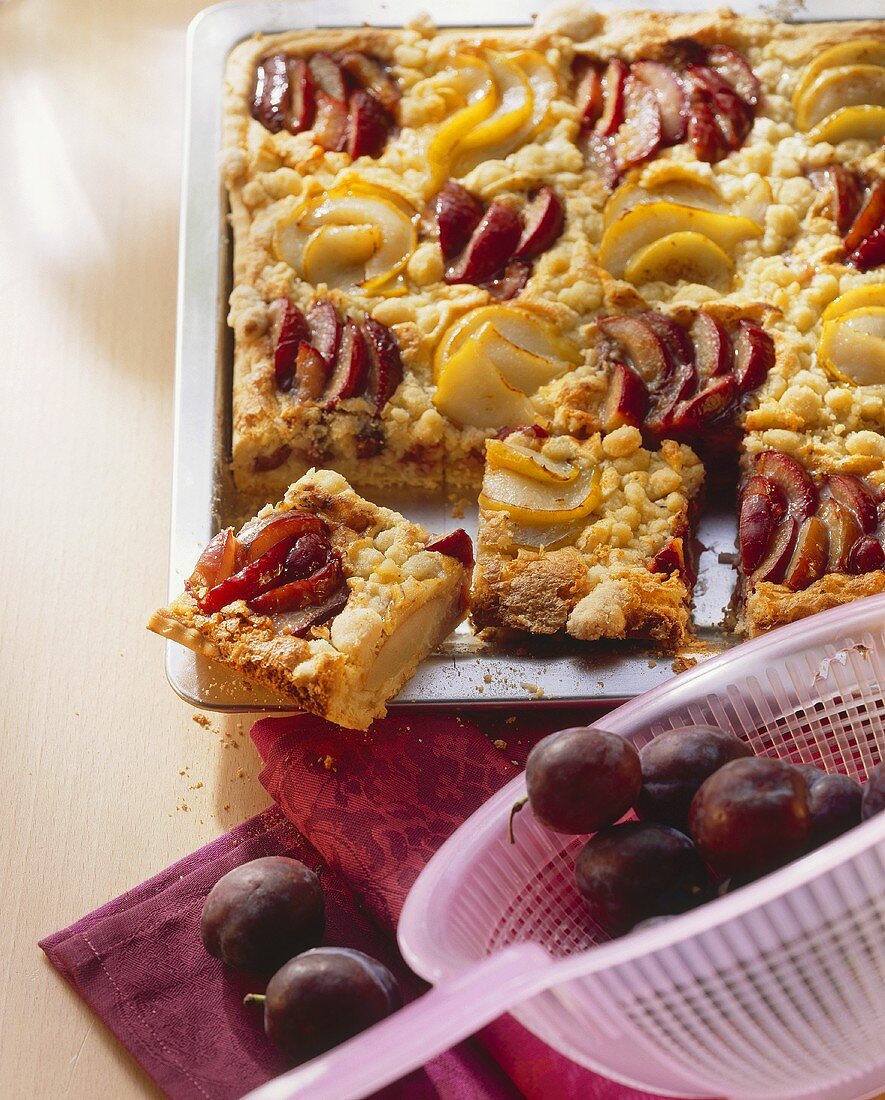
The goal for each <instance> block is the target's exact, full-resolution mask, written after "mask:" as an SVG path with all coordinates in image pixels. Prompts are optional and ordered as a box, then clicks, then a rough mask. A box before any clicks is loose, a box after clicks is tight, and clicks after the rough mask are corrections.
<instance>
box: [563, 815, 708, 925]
mask: <svg viewBox="0 0 885 1100" xmlns="http://www.w3.org/2000/svg"><path fill="white" fill-rule="evenodd" d="M575 880H576V882H577V886H578V890H579V891H580V892H581V895H582V896H583V898H584V900H585V901H586V903H587V908H588V909H589V911H590V915H591V916H592V917H593V919H594V921H596V923H597V924H598V925H599V926H600V927H601V928H603V929H604V930H605V931H606V932H608V933H609V934H610V935H612V936H618V935H621V934H622V933H623V932H629V931H630V929H631V928H633V927H634V926H635V925H636V924H638V923H639V922H640V921H646V920H648V919H649V918H651V917H660V916H664V915H667V914H671V913H681V912H684V911H685V910H686V909H691V908H693V907H694V906H695V905H697V904H698V903H699V902H701V901H702V900H703V899H704V897H705V896H706V895H705V890H706V887H707V876H706V872H705V870H704V866H703V863H702V862H701V859H700V857H699V856H698V853H697V850H696V849H695V846H694V844H692V842H691V840H690V839H689V838H688V837H687V836H685V835H684V834H683V833H680V832H679V831H678V830H677V829H673V828H671V827H670V826H669V825H656V824H653V823H652V822H646V821H625V822H622V823H621V824H620V825H612V826H611V827H610V828H608V829H603V830H602V831H601V832H599V833H597V834H596V836H594V837H591V838H590V840H588V841H587V843H586V844H585V845H584V847H583V848H582V849H581V851H580V853H579V854H578V859H577V862H576V864H575Z"/></svg>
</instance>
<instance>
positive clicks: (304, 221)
mask: <svg viewBox="0 0 885 1100" xmlns="http://www.w3.org/2000/svg"><path fill="white" fill-rule="evenodd" d="M326 227H328V228H333V227H334V228H336V229H345V228H346V229H347V232H341V233H318V232H317V231H318V230H320V229H323V228H326ZM417 240H418V234H417V230H416V228H415V224H414V220H413V218H412V217H410V216H409V215H408V214H407V213H406V211H405V209H404V208H403V206H402V205H401V203H399V202H396V201H392V200H391V199H390V198H387V197H386V196H384V195H382V194H371V193H361V192H356V193H350V192H348V193H345V194H338V193H330V194H329V195H325V196H320V197H319V198H318V199H313V200H311V201H310V202H308V203H305V204H303V205H302V206H300V207H299V208H298V209H297V210H296V211H295V212H294V213H293V214H292V215H290V216H288V217H286V218H284V219H281V221H280V222H279V223H278V224H277V226H276V229H275V231H274V251H275V252H276V254H277V258H278V259H280V260H283V261H284V262H285V263H287V264H289V266H290V267H291V268H292V269H293V270H294V271H297V272H298V274H299V275H301V276H302V277H303V278H306V279H309V281H311V282H313V281H322V282H326V283H327V285H329V286H330V287H333V286H334V287H339V288H342V289H343V288H344V287H349V286H354V285H360V284H361V285H362V288H363V290H365V291H366V292H367V293H370V294H371V293H374V291H375V290H376V289H377V288H379V287H380V286H382V285H383V284H384V283H385V282H387V281H388V280H389V279H390V278H392V276H394V275H395V274H396V273H397V272H398V271H400V270H401V269H402V268H403V267H404V266H405V265H406V263H407V262H408V259H409V257H410V256H411V254H412V253H413V252H414V250H415V245H416V244H417ZM308 241H310V242H311V249H310V255H309V259H310V264H311V270H312V271H313V272H314V273H317V272H322V273H323V276H324V277H323V278H321V279H319V280H316V279H312V278H310V277H309V276H308V275H307V273H306V270H305V264H306V262H307V243H308ZM370 241H371V242H372V243H373V245H374V247H373V248H372V250H371V252H368V245H369V242H370ZM352 249H355V252H354V251H351V250H352ZM330 280H332V281H330Z"/></svg>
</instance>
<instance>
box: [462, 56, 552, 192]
mask: <svg viewBox="0 0 885 1100" xmlns="http://www.w3.org/2000/svg"><path fill="white" fill-rule="evenodd" d="M487 61H488V65H489V68H490V69H491V71H492V77H493V79H494V81H495V88H496V90H497V93H498V105H497V107H496V108H495V110H494V111H493V112H492V114H491V115H489V117H488V118H487V119H486V120H485V122H480V124H479V125H478V126H475V127H474V128H473V129H472V130H470V131H469V133H466V134H465V135H464V136H463V137H462V138H461V140H460V141H459V142H458V145H457V148H456V150H455V153H454V161H453V165H452V175H454V176H465V175H467V173H468V172H469V171H470V170H471V169H472V168H475V167H476V165H477V164H479V163H480V162H481V161H484V160H502V159H503V158H504V157H506V156H507V154H508V153H509V152H510V151H511V150H512V149H513V148H514V147H515V145H514V142H515V141H518V140H519V135H520V134H521V133H522V132H525V133H528V131H529V130H530V128H531V119H532V109H533V107H534V95H533V93H532V87H531V84H530V83H529V80H528V77H527V76H526V75H525V73H524V72H523V71H522V69H521V68H520V67H519V66H518V65H517V64H515V63H514V62H513V61H511V60H509V59H508V58H506V57H500V56H496V55H494V54H489V55H488V57H487Z"/></svg>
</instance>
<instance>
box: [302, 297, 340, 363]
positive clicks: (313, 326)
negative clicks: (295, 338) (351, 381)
mask: <svg viewBox="0 0 885 1100" xmlns="http://www.w3.org/2000/svg"><path fill="white" fill-rule="evenodd" d="M307 328H308V331H309V333H310V343H311V344H312V345H313V347H315V348H316V350H317V351H318V352H319V353H320V355H321V356H322V357H323V359H324V360H325V361H326V363H327V364H328V366H329V367H330V368H331V367H333V366H334V364H335V360H336V359H337V357H338V344H339V343H340V341H341V322H340V321H339V320H338V314H337V313H336V312H335V307H334V306H333V305H332V303H331V302H327V301H321V302H314V304H313V305H312V306H311V307H310V309H309V310H308V311H307Z"/></svg>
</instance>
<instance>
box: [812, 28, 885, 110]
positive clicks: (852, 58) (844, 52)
mask: <svg viewBox="0 0 885 1100" xmlns="http://www.w3.org/2000/svg"><path fill="white" fill-rule="evenodd" d="M846 65H885V41H883V39H881V38H855V39H852V40H851V41H848V42H839V43H837V44H836V45H835V46H830V48H829V49H828V50H824V52H823V53H820V54H818V55H817V57H816V58H815V59H814V61H812V62H811V63H810V64H808V65H806V66H805V69H804V70H803V72H802V77H801V79H800V80H799V83H798V84H797V86H796V91H795V92H793V110H796V105H797V103H798V102H799V100H800V99H801V97H802V96H803V95H804V94H805V92H807V91H808V89H809V88H810V87H811V85H812V84H813V83H814V82H815V80H816V79H817V78H818V77H819V76H820V74H821V73H822V72H823V71H824V69H837V68H842V67H844V66H846Z"/></svg>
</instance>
